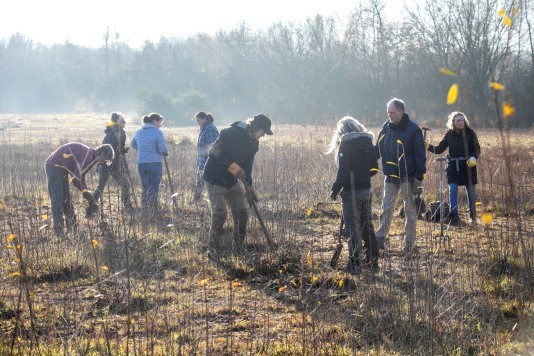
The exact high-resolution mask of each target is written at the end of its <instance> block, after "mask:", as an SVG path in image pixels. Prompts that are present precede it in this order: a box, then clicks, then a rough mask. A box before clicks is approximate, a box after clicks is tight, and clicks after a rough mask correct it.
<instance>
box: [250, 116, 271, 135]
mask: <svg viewBox="0 0 534 356" xmlns="http://www.w3.org/2000/svg"><path fill="white" fill-rule="evenodd" d="M251 123H252V124H254V125H255V126H256V127H259V128H260V129H263V131H265V134H267V135H272V134H273V132H272V131H271V119H269V118H268V117H267V116H265V115H263V114H258V115H254V117H253V118H252V121H251Z"/></svg>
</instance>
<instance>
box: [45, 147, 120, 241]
mask: <svg viewBox="0 0 534 356" xmlns="http://www.w3.org/2000/svg"><path fill="white" fill-rule="evenodd" d="M113 157H114V152H113V147H111V145H108V144H104V145H101V146H98V147H95V148H92V147H88V146H86V145H83V144H81V143H77V142H73V143H67V144H65V145H63V146H61V147H59V148H58V149H57V150H55V151H54V152H53V153H52V154H51V155H50V156H48V158H47V159H46V162H45V172H46V181H47V184H48V194H49V195H50V205H51V209H52V218H53V220H54V233H55V234H56V235H58V236H63V235H64V228H65V220H64V217H65V218H66V221H67V229H68V230H69V231H70V232H74V231H75V230H76V228H77V225H76V214H75V213H74V207H73V205H72V200H71V196H70V192H69V182H72V185H74V186H75V187H76V188H77V189H78V190H80V191H81V192H82V193H83V197H84V199H85V200H87V202H88V204H89V206H88V208H87V210H86V217H90V216H91V215H92V214H93V213H94V212H95V211H96V210H97V205H96V202H95V200H94V199H93V196H92V194H91V193H90V192H89V191H88V190H87V184H86V183H85V175H86V174H87V172H88V171H89V170H90V169H91V168H92V167H93V166H94V165H95V164H96V163H100V162H110V163H111V161H113ZM69 175H70V176H71V177H70V178H69Z"/></svg>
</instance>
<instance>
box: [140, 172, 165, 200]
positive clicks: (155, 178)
mask: <svg viewBox="0 0 534 356" xmlns="http://www.w3.org/2000/svg"><path fill="white" fill-rule="evenodd" d="M137 171H138V172H139V178H140V180H141V190H142V191H141V205H142V207H143V208H149V209H154V208H156V207H157V203H158V192H159V185H160V183H161V177H162V175H163V165H162V164H161V162H153V163H138V164H137Z"/></svg>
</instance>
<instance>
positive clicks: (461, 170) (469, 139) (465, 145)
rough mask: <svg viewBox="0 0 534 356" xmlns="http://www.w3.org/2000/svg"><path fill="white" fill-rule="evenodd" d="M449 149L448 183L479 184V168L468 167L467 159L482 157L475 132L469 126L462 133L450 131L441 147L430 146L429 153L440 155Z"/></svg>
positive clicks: (442, 141)
mask: <svg viewBox="0 0 534 356" xmlns="http://www.w3.org/2000/svg"><path fill="white" fill-rule="evenodd" d="M447 148H449V155H448V156H449V157H448V158H449V159H448V165H447V182H448V183H457V184H458V185H468V183H469V181H471V183H472V184H477V167H476V166H474V167H472V168H468V167H467V159H469V158H470V157H475V158H476V159H478V156H480V144H479V143H478V138H477V135H476V134H475V131H473V130H472V129H471V128H469V127H467V126H465V130H462V131H461V132H457V131H456V130H448V131H447V133H446V134H445V136H444V137H443V139H442V140H441V142H440V143H439V145H437V146H434V145H428V151H430V152H432V153H435V154H438V155H439V154H441V153H443V152H445V150H446V149H447ZM457 158H459V159H457ZM469 178H471V180H470V179H469Z"/></svg>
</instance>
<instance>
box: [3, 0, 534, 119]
mask: <svg viewBox="0 0 534 356" xmlns="http://www.w3.org/2000/svg"><path fill="white" fill-rule="evenodd" d="M384 7H385V0H365V1H363V2H362V3H360V4H359V5H357V6H356V7H355V8H354V10H353V12H352V14H351V15H350V17H349V18H348V19H337V18H333V17H324V16H321V15H317V16H315V17H312V18H308V19H307V20H306V21H304V22H302V23H294V22H286V23H284V22H277V23H273V24H272V25H271V26H270V27H269V28H268V29H267V30H253V29H251V28H250V27H249V26H248V25H247V24H246V22H243V23H241V24H239V25H237V26H236V27H235V28H233V29H231V30H228V31H222V30H221V31H218V32H216V33H214V34H212V35H210V34H197V35H195V36H191V37H187V38H168V37H161V39H160V40H159V41H158V42H156V43H154V42H150V41H146V42H145V43H144V45H143V46H142V47H141V48H140V49H132V48H130V47H129V46H128V44H127V43H126V42H124V41H122V39H121V37H120V35H119V34H118V33H110V31H109V30H108V31H106V32H105V33H104V36H103V43H102V45H101V47H100V48H87V47H82V46H78V45H76V44H73V43H70V42H65V43H63V44H56V45H52V46H45V45H42V44H39V43H34V42H33V41H32V40H31V39H30V38H27V37H25V36H24V35H22V34H18V33H17V34H13V35H12V36H11V37H10V38H8V39H4V40H2V41H0V112H3V113H22V112H24V113H31V112H71V111H96V112H100V111H101V112H109V111H112V110H121V111H124V112H129V111H134V110H135V111H136V112H138V113H139V114H145V113H147V112H151V111H156V112H160V113H162V114H163V115H164V116H165V117H166V119H167V120H168V121H170V122H173V123H175V124H177V125H191V117H192V115H193V113H194V112H196V111H198V110H207V111H211V112H213V113H214V114H215V116H216V117H221V118H222V119H223V120H225V121H232V120H234V119H243V118H245V117H248V116H250V115H252V114H254V113H257V112H266V113H269V114H270V116H272V117H273V118H274V119H275V120H276V122H286V123H321V122H322V123H324V122H326V121H328V120H331V119H334V118H339V116H340V115H344V114H350V115H352V116H354V117H356V118H358V119H361V120H363V121H364V123H365V124H367V125H371V126H376V125H379V124H380V123H382V122H383V121H384V119H385V103H386V102H387V100H389V99H390V98H391V97H394V96H396V97H399V98H402V99H404V100H405V101H406V104H407V111H408V112H409V113H411V114H412V116H415V119H416V120H418V121H420V122H425V123H427V124H428V125H433V124H434V125H443V124H444V121H445V120H446V116H447V114H448V113H449V112H451V111H453V110H460V111H463V112H465V113H466V115H467V116H468V118H469V119H470V120H471V121H473V124H474V125H476V126H479V127H481V126H487V127H492V126H494V125H496V124H497V123H496V120H497V115H496V107H497V105H495V100H496V99H497V101H499V102H502V101H507V102H509V103H511V105H513V108H514V111H515V112H514V114H513V115H510V117H509V120H508V121H507V123H508V124H509V125H510V126H513V127H525V126H530V125H532V112H534V41H533V33H532V32H533V31H534V29H532V19H531V18H530V16H531V14H532V10H533V7H534V6H533V0H520V1H517V0H506V1H500V0H487V1H483V2H480V1H478V0H433V1H422V2H419V3H418V5H417V6H413V7H411V8H406V9H405V13H406V16H405V17H404V18H403V19H402V20H397V21H391V20H388V19H387V18H385V17H384V15H383V13H384V11H383V10H384ZM440 69H441V71H440ZM444 69H446V70H447V71H445V70H444ZM444 73H448V75H447V74H444ZM491 82H497V83H500V84H502V85H503V86H504V87H505V88H506V90H499V91H496V90H494V89H493V88H492V87H491V86H490V83H491ZM453 83H457V84H458V87H459V94H458V99H457V100H456V101H455V102H454V103H453V104H450V105H448V104H447V103H446V96H447V91H448V89H449V87H450V86H451V84H453ZM505 116H506V115H505Z"/></svg>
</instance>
